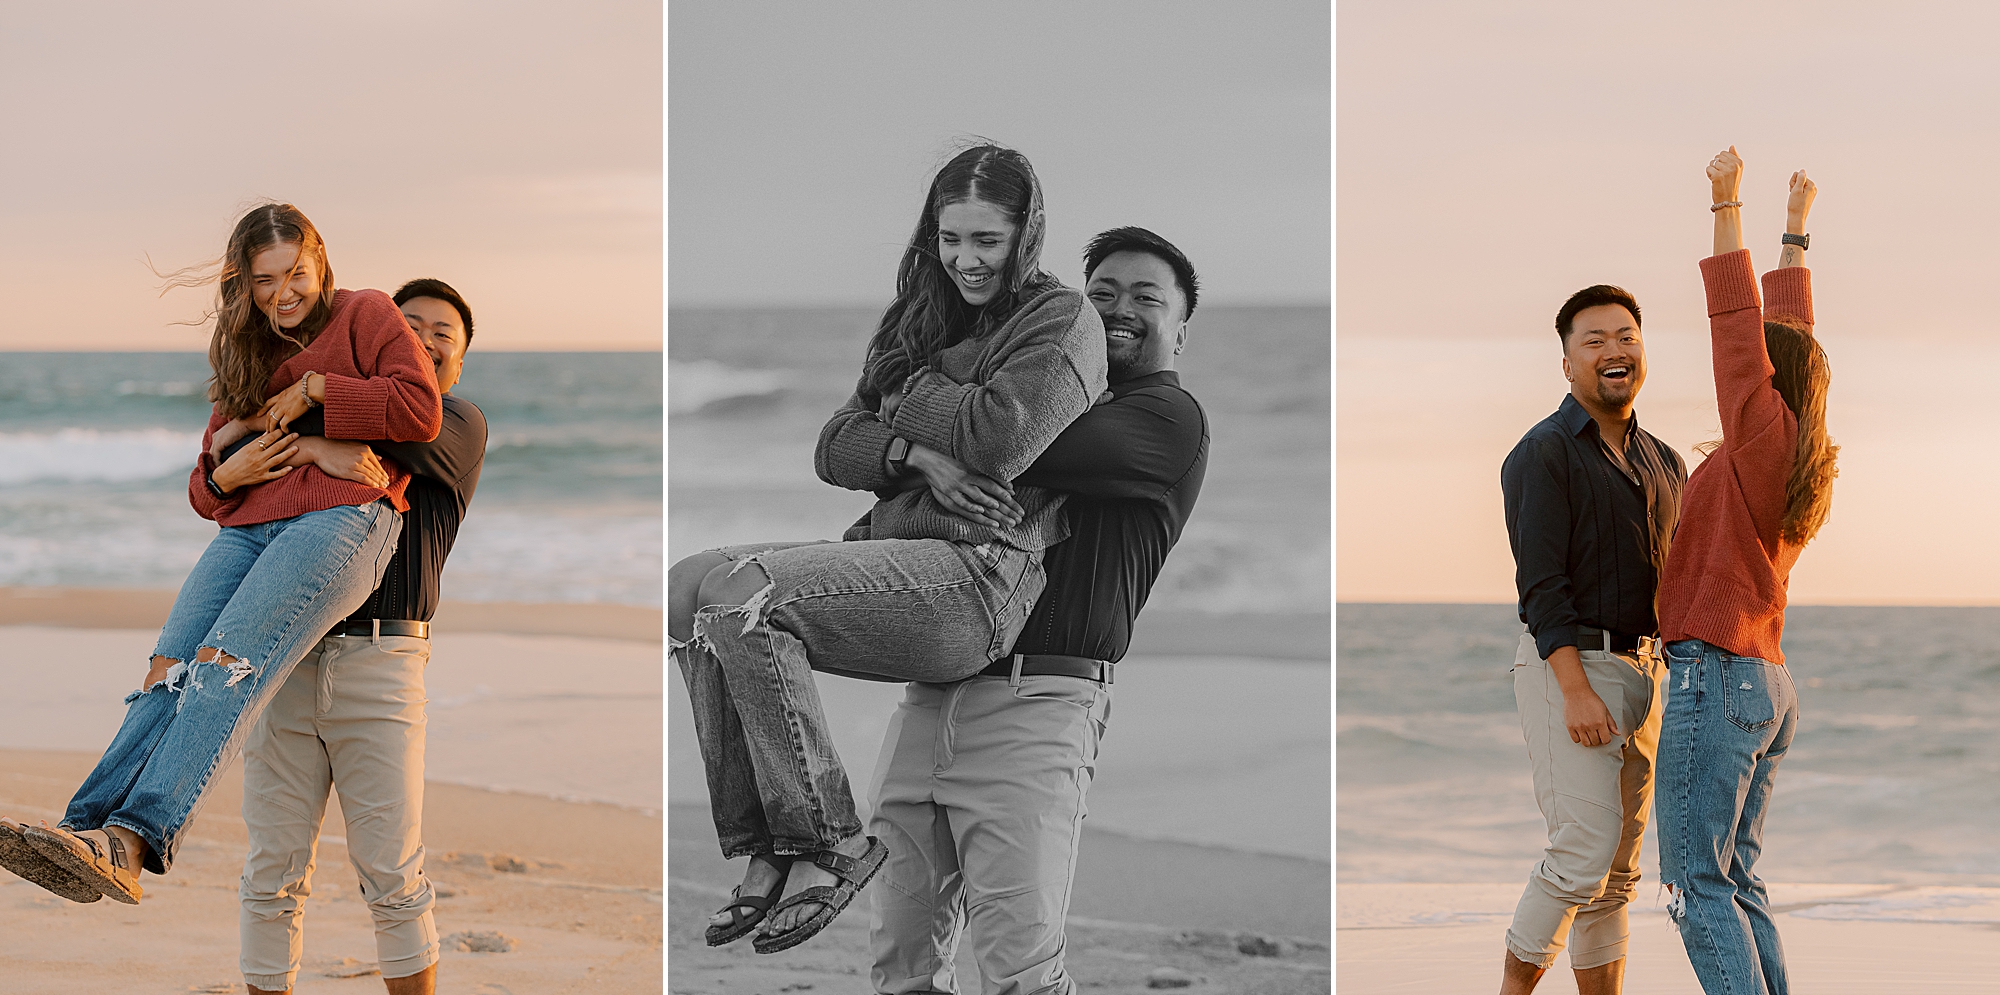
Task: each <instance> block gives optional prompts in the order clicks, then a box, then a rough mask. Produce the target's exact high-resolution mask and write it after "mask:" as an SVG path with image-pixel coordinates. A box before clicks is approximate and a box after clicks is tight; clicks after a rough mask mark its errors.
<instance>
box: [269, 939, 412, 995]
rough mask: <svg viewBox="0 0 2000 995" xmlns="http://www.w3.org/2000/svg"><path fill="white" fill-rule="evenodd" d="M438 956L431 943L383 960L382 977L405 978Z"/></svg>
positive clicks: (385, 978) (384, 978) (388, 978)
mask: <svg viewBox="0 0 2000 995" xmlns="http://www.w3.org/2000/svg"><path fill="white" fill-rule="evenodd" d="M438 957H439V947H438V945H437V944H435V943H433V944H431V946H430V948H429V949H427V950H425V951H424V952H423V953H420V954H417V955H415V956H412V957H403V958H399V959H397V960H385V961H383V962H382V979H383V980H384V981H387V980H390V979H394V978H407V977H409V976H411V975H413V974H422V973H424V969H425V968H427V967H430V966H431V965H432V964H435V963H437V962H438ZM257 987H259V988H262V987H264V986H263V985H258V986H257Z"/></svg>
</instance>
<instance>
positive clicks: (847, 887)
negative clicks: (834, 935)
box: [750, 836, 889, 954]
mask: <svg viewBox="0 0 2000 995" xmlns="http://www.w3.org/2000/svg"><path fill="white" fill-rule="evenodd" d="M888 858H889V848H888V847H886V846H884V845H882V841H881V840H878V839H876V838H875V837H873V836H870V837H868V850H867V852H865V853H863V854H862V855H861V856H859V857H850V856H848V855H847V854H844V853H841V852H839V851H837V850H820V851H817V852H814V853H802V854H799V856H798V859H800V860H806V861H811V862H812V863H814V864H818V865H819V866H821V867H824V868H826V869H827V870H829V871H832V872H833V875H834V876H835V877H837V878H839V879H840V884H838V885H824V884H816V885H813V886H812V887H810V888H807V889H806V890H804V891H802V892H799V893H798V894H796V895H793V896H792V897H790V898H787V899H785V900H784V901H782V902H779V903H778V904H777V905H774V906H772V907H771V910H770V912H768V913H766V914H765V915H766V917H769V916H772V915H776V914H778V913H779V912H782V911H784V910H785V909H789V908H791V907H792V906H794V905H804V904H806V903H808V902H816V903H818V904H819V905H820V910H819V912H817V913H815V914H814V915H813V916H812V918H810V919H807V920H806V921H805V922H802V923H800V924H798V925H797V926H794V927H792V928H791V929H788V930H786V931H784V932H782V933H760V934H758V935H757V938H756V939H755V940H752V941H751V943H750V945H751V946H752V947H754V948H756V950H757V952H758V953H760V954H774V953H777V952H778V951H780V950H789V949H791V948H792V947H796V946H798V945H799V944H801V943H804V942H806V941H807V940H810V939H812V938H813V937H815V936H818V935H819V931H820V930H822V929H825V928H826V927H827V925H828V924H829V923H831V922H833V917H835V916H837V915H839V914H840V913H841V912H842V911H844V910H845V909H846V908H847V906H848V903H850V902H852V901H854V896H856V895H858V894H860V893H861V889H862V888H863V887H866V886H867V884H868V881H869V879H870V878H873V877H874V876H875V872H876V871H879V870H881V869H882V862H883V861H884V860H887V859H888Z"/></svg>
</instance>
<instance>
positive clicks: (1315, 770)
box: [667, 613, 1333, 995]
mask: <svg viewBox="0 0 2000 995" xmlns="http://www.w3.org/2000/svg"><path fill="white" fill-rule="evenodd" d="M1141 621H1142V624H1141V626H1140V628H1139V631H1140V633H1142V634H1145V635H1142V637H1141V638H1140V639H1135V641H1134V645H1133V649H1132V652H1131V654H1130V655H1128V656H1127V657H1126V658H1125V661H1124V662H1123V663H1121V664H1120V665H1119V669H1118V673H1117V683H1116V684H1115V685H1114V687H1113V705H1112V710H1111V721H1110V728H1109V731H1108V732H1107V734H1106V736H1105V739H1104V743H1103V748H1102V751H1101V752H1100V754H1099V757H1098V767H1097V775H1096V780H1095V781H1094V783H1093V785H1092V787H1091V791H1090V796H1089V806H1090V815H1089V817H1088V819H1087V821H1086V822H1085V823H1084V837H1083V842H1082V845H1081V847H1080V848H1079V853H1078V856H1077V872H1076V883H1075V888H1074V891H1073V893H1072V899H1071V908H1070V921H1069V933H1068V939H1069V946H1068V951H1069V953H1068V967H1069V970H1070V973H1071V974H1072V975H1073V976H1074V977H1075V978H1076V979H1077V981H1078V983H1079V985H1080V986H1082V987H1083V988H1084V989H1086V990H1089V991H1094V992H1095V991H1103V992H1141V991H1152V990H1157V989H1149V988H1148V987H1147V984H1148V980H1149V978H1150V977H1151V976H1152V975H1153V973H1154V972H1156V971H1173V972H1179V975H1180V976H1182V977H1183V978H1184V979H1185V980H1187V981H1188V982H1189V987H1187V988H1186V989H1182V990H1186V991H1193V992H1217V993H1220V992H1239V993H1240V992H1261V993H1272V995H1276V993H1293V992H1297V993H1306V992H1325V991H1328V990H1329V989H1330V988H1331V986H1332V984H1333V977H1332V974H1331V950H1330V949H1329V941H1330V938H1331V934H1332V932H1333V930H1332V926H1333V921H1332V917H1331V914H1330V912H1331V899H1332V894H1331V889H1332V866H1331V864H1330V862H1329V860H1328V857H1327V850H1328V812H1329V809H1330V807H1331V803H1332V797H1331V791H1330V783H1329V778H1330V773H1331V772H1330V770H1329V757H1330V746H1331V744H1330V742H1329V735H1328V732H1329V730H1328V728H1327V708H1328V696H1329V694H1330V691H1331V685H1330V679H1331V674H1330V672H1329V670H1328V668H1327V665H1326V657H1325V655H1324V651H1323V649H1322V650H1320V653H1319V655H1318V656H1317V658H1316V659H1315V658H1314V650H1315V648H1316V647H1315V642H1317V643H1318V646H1320V647H1323V646H1324V640H1325V636H1326V621H1327V620H1326V617H1325V616H1323V615H1322V616H1318V617H1317V618H1313V617H1287V616H1270V617H1267V618H1254V617H1238V618H1235V619H1231V620H1224V619H1220V618H1212V617H1200V616H1196V617H1189V616H1187V615H1175V614H1170V613H1162V614H1161V615H1160V617H1159V619H1158V620H1157V624H1155V622H1156V620H1154V619H1152V618H1146V617H1142V620H1141ZM1246 646H1249V647H1254V648H1256V649H1257V650H1259V651H1262V652H1264V653H1269V654H1270V655H1269V656H1250V655H1226V654H1227V652H1228V651H1229V650H1231V649H1236V650H1238V652H1239V653H1240V652H1241V648H1242V647H1246ZM818 685H819V689H820V697H821V700H822V702H823V703H824V705H825V707H826V710H827V716H828V720H829V722H830V724H831V725H832V728H833V735H834V740H835V744H836V747H837V748H838V749H839V751H840V756H841V759H842V762H843V763H844V764H845V765H846V767H847V771H848V776H849V780H850V783H853V784H855V785H857V790H856V795H857V799H856V800H857V802H858V803H859V804H860V805H861V807H862V808H863V809H864V810H865V808H866V806H867V798H866V791H865V790H862V789H861V788H860V787H858V786H862V785H866V784H867V783H868V782H869V780H870V777H871V775H872V773H873V771H874V767H875V763H876V760H877V751H878V750H879V748H880V746H881V741H882V736H883V733H884V731H885V729H886V726H887V723H888V720H889V716H890V714H891V713H892V712H893V711H894V709H895V705H896V702H897V701H898V700H899V699H900V697H901V695H902V691H903V689H902V686H901V685H891V684H878V683H873V682H865V681H853V680H846V679H842V678H833V677H825V676H821V677H820V679H819V681H818ZM667 698H668V704H667V714H668V715H669V716H670V717H674V716H679V715H682V714H685V709H687V707H688V705H687V703H686V701H685V694H684V691H683V689H682V688H681V687H680V686H679V682H678V681H677V680H670V681H668V682H667ZM687 725H688V724H687V723H685V722H669V725H668V730H667V743H668V759H667V762H668V774H669V777H668V790H669V793H670V794H669V798H668V808H667V835H668V848H669V856H668V884H667V902H668V912H667V917H668V926H667V941H668V949H669V967H668V982H669V985H670V988H671V990H672V991H674V992H676V993H681V992H686V993H690V995H692V993H709V995H728V993H742V992H745V991H754V992H778V991H787V990H789V991H803V990H806V989H805V987H804V986H808V985H811V986H814V989H813V990H815V991H822V990H831V991H837V992H851V991H867V990H869V989H868V982H867V974H868V966H869V956H868V948H867V931H868V925H869V917H870V912H869V908H868V901H869V896H868V893H867V892H864V893H863V894H862V896H861V897H860V899H858V900H857V905H856V907H854V908H852V909H850V910H849V911H848V912H847V913H845V914H843V915H842V916H841V918H840V919H838V920H836V921H835V923H834V925H833V926H832V927H831V928H830V929H829V930H828V931H827V932H826V933H824V934H822V935H821V937H819V938H817V939H815V940H814V941H812V942H811V943H809V944H807V945H805V946H803V947H800V948H798V949H796V950H794V951H790V952H786V953H784V954H780V955H776V956H772V957H760V956H757V955H755V954H754V953H752V952H751V950H750V948H749V944H747V943H738V944H732V945H730V946H727V947H722V948H718V949H713V950H711V949H709V948H708V947H706V946H705V945H704V944H703V942H702V939H701V934H702V930H703V927H704V924H705V921H706V918H707V916H708V915H709V914H711V913H712V912H714V911H715V909H716V908H717V907H719V906H720V905H721V904H722V903H723V901H724V900H726V898H727V897H728V894H729V889H730V887H731V886H733V885H734V884H736V883H737V881H739V880H740V879H741V876H742V873H743V868H742V862H741V861H740V860H739V861H733V862H724V861H723V860H722V859H721V857H720V854H719V851H718V850H717V848H716V844H715V833H714V828H713V824H712V822H711V821H710V817H709V812H708V807H707V804H706V794H705V791H704V787H703V783H702V774H701V767H700V760H699V754H698V751H697V750H696V748H695V745H694V739H693V733H692V732H691V731H690V730H689V729H688V728H687ZM970 947H971V944H970V942H961V959H960V963H959V964H958V971H957V974H958V981H959V985H960V990H961V991H977V990H978V985H979V982H978V974H977V969H976V967H975V966H974V964H973V963H972V962H971V961H970V959H969V958H967V957H966V956H965V954H966V952H967V951H969V949H970ZM1170 990H1171V989H1170Z"/></svg>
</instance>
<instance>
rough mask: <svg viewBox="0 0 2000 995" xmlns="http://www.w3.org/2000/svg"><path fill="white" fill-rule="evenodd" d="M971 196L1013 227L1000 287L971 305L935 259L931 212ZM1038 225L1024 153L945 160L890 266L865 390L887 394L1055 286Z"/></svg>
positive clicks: (985, 148) (987, 148)
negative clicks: (889, 287) (892, 275)
mask: <svg viewBox="0 0 2000 995" xmlns="http://www.w3.org/2000/svg"><path fill="white" fill-rule="evenodd" d="M970 200H978V201H980V202H981V203H985V204H990V205H992V206H993V207H995V208H998V209H999V210H1000V211H1001V212H1002V213H1003V214H1005V215H1006V216H1007V217H1008V219H1009V220H1011V221H1013V222H1014V224H1015V226H1016V230H1015V233H1014V248H1013V251H1012V252H1010V253H1009V254H1008V257H1007V266H1006V269H1005V271H1003V272H1002V273H1001V274H1000V280H1001V283H1000V292H999V294H998V295H997V296H995V297H994V298H993V299H992V300H991V301H988V302H987V303H985V304H983V305H980V306H976V307H975V306H973V305H971V304H967V303H966V302H965V296H964V295H963V294H961V293H959V290H958V287H957V285H956V284H954V283H952V281H951V277H950V275H949V274H947V273H946V272H945V269H944V264H943V263H942V262H941V261H940V260H939V259H938V257H937V239H938V212H940V211H942V210H944V209H945V208H946V207H948V206H950V205H952V204H960V203H964V202H966V201H970ZM1044 227H1045V223H1044V221H1043V217H1042V185H1041V182H1040V181H1039V180H1037V179H1036V178H1035V169H1034V167H1033V166H1030V165H1029V164H1028V158H1027V157H1026V156H1024V155H1022V154H1021V153H1019V152H1016V151H1014V150H1013V149H1010V148H1004V147H1002V146H999V145H994V144H991V143H986V144H982V145H976V146H974V147H972V148H969V149H966V150H965V151H963V152H960V153H959V154H957V155H956V156H953V157H952V159H951V161H950V162H947V163H945V165H944V168H943V169H940V170H938V174H937V176H936V177H935V178H934V179H932V180H931V188H930V193H929V194H927V195H926V196H925V197H924V206H923V211H922V213H920V214H918V216H917V229H916V231H915V232H913V233H912V234H911V235H910V244H909V247H908V248H906V249H904V250H903V261H902V263H901V264H900V265H899V266H897V268H896V299H895V300H894V301H892V302H891V303H890V304H889V308H888V310H886V311H884V312H882V320H881V322H880V323H879V324H877V325H876V327H875V334H874V336H873V337H872V338H870V339H869V340H868V365H867V367H866V369H865V370H864V371H863V374H862V384H863V388H864V392H871V393H872V394H873V395H874V396H875V397H878V398H879V397H881V396H882V395H884V394H888V393H892V392H893V391H895V389H896V387H897V386H898V385H899V384H900V383H902V381H903V379H904V378H906V377H908V376H909V375H910V374H911V373H913V372H915V371H916V370H918V369H921V368H923V367H925V366H930V365H933V364H935V362H936V359H937V354H938V353H939V352H941V351H943V350H944V349H945V347H947V346H950V345H952V344H954V343H957V342H960V341H963V340H964V339H967V338H981V337H984V336H986V335H988V334H991V333H992V332H993V331H994V330H996V329H998V328H999V327H1000V326H1002V325H1004V324H1006V323H1007V319H1009V318H1011V317H1013V315H1014V312H1015V311H1017V310H1019V309H1020V307H1021V305H1022V304H1023V303H1026V302H1027V301H1028V300H1029V299H1030V298H1032V297H1034V296H1035V295H1036V294H1038V293H1041V292H1042V291H1044V290H1047V289H1048V288H1050V287H1052V286H1058V285H1059V284H1058V283H1057V281H1056V279H1055V277H1052V276H1050V275H1049V274H1047V273H1044V272H1042V269H1041V259H1042V235H1043V230H1044Z"/></svg>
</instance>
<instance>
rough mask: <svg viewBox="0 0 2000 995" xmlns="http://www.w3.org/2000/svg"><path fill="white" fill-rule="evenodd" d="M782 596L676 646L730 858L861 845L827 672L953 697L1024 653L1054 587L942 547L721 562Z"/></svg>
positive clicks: (1010, 553) (824, 550)
mask: <svg viewBox="0 0 2000 995" xmlns="http://www.w3.org/2000/svg"><path fill="white" fill-rule="evenodd" d="M715 552H717V553H720V554H721V555H723V556H724V557H727V558H728V559H731V560H734V561H736V562H737V564H738V567H737V569H741V568H742V566H743V565H744V564H747V563H750V562H753V561H754V562H755V563H756V564H757V565H758V566H759V567H761V568H762V569H763V571H764V573H765V574H766V575H767V576H769V578H770V581H771V582H770V583H769V584H768V585H766V586H765V587H764V589H763V590H761V591H759V592H758V593H757V594H756V596H755V597H752V598H751V599H750V600H749V601H748V602H747V603H745V604H743V605H742V606H740V607H729V608H704V609H702V610H700V611H698V612H696V613H695V617H694V633H693V638H692V639H690V640H688V643H687V644H686V645H685V646H676V647H675V648H674V656H675V657H677V658H678V659H679V661H680V666H681V676H682V677H683V678H685V679H686V681H687V687H688V699H689V701H690V703H691V704H692V706H693V709H694V727H695V737H696V739H697V740H698V741H699V742H700V744H701V759H702V766H703V768H704V770H705V772H706V774H707V778H708V797H709V806H710V809H711V810H712V812H713V814H714V817H715V834H716V838H717V840H718V841H719V842H720V843H721V844H722V853H723V856H724V857H739V856H743V855H744V854H753V853H776V854H799V853H811V852H813V851H816V850H826V849H830V848H832V847H833V846H835V845H836V844H838V843H840V842H841V841H842V840H845V839H847V838H849V837H851V836H854V835H855V834H857V833H859V832H861V819H860V816H859V815H857V814H856V812H855V809H854V795H853V791H852V789H851V788H850V787H849V785H848V782H847V771H846V770H845V769H844V768H843V767H842V766H841V764H840V756H839V754H838V753H836V752H835V751H834V748H833V737H832V735H831V734H830V733H829V731H828V729H827V723H826V712H825V710H824V708H823V707H822V706H821V704H820V700H819V689H818V688H817V687H816V686H814V684H813V676H812V672H813V671H815V670H821V671H827V672H831V673H837V674H843V675H848V676H861V677H880V678H888V679H890V680H896V681H928V682H934V683H945V682H949V681H956V680H959V679H961V678H964V677H967V676H970V675H971V674H973V673H976V672H978V671H979V670H980V669H981V668H983V667H985V666H986V665H987V664H988V663H990V662H992V661H993V660H994V659H995V658H996V657H998V656H1000V655H1002V654H1004V653H1006V651H1007V650H1008V649H1010V648H1012V646H1013V644H1014V639H1015V637H1016V636H1018V635H1020V632H1021V628H1022V626H1024V625H1025V624H1027V619H1028V610H1029V609H1030V608H1032V607H1034V604H1035V598H1036V597H1037V596H1039V595H1040V594H1041V592H1042V586H1043V585H1044V583H1046V578H1045V576H1044V575H1043V573H1042V558H1041V554H1040V553H1029V552H1024V551H1022V550H1018V549H1014V548H1012V547H1010V546H1005V545H1001V544H999V543H987V544H985V545H980V546H971V545H966V544H964V543H957V542H947V541H945V540H942V539H877V540H870V541H863V542H816V543H767V544H763V545H750V546H729V547H725V548H723V549H719V550H715Z"/></svg>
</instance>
